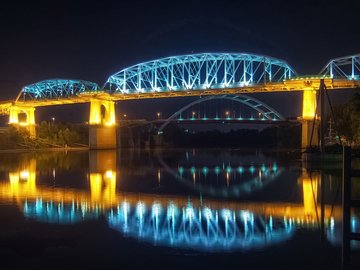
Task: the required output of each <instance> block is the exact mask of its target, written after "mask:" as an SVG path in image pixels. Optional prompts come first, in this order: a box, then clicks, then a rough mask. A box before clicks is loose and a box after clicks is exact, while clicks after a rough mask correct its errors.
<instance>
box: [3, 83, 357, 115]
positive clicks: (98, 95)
mask: <svg viewBox="0 0 360 270" xmlns="http://www.w3.org/2000/svg"><path fill="white" fill-rule="evenodd" d="M324 82H325V85H326V88H327V89H328V90H332V89H351V88H360V81H357V80H346V79H330V78H327V79H325V80H324ZM319 86H320V78H311V77H309V78H301V79H291V80H285V81H283V82H280V83H279V82H275V83H266V84H261V85H255V86H248V87H239V88H223V89H196V90H193V89H188V90H182V91H163V92H161V91H159V92H143V93H142V92H139V93H129V94H122V93H107V92H106V91H105V90H104V91H96V92H85V93H81V94H80V95H78V96H74V97H66V98H57V99H39V100H25V101H23V100H14V101H6V102H1V103H0V115H1V114H9V108H10V107H11V106H12V105H16V106H19V107H43V106H54V105H65V104H79V103H87V102H90V101H91V100H94V99H103V100H113V101H121V100H133V99H151V98H172V97H191V96H208V95H236V94H250V93H273V92H293V91H304V90H318V89H319Z"/></svg>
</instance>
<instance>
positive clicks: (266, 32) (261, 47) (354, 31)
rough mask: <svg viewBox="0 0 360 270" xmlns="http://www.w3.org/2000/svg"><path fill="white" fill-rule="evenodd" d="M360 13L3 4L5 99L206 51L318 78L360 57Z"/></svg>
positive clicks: (327, 5) (122, 108) (162, 104)
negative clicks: (332, 63) (46, 84)
mask: <svg viewBox="0 0 360 270" xmlns="http://www.w3.org/2000/svg"><path fill="white" fill-rule="evenodd" d="M359 10H360V1H358V2H357V3H356V2H355V1H354V2H350V1H325V0H323V1H255V0H252V1H231V0H222V1H200V0H199V1H196V0H193V1H174V0H173V1H170V0H169V1H135V0H133V1H108V2H107V1H100V0H99V1H96V0H87V1H54V0H49V1H46V2H35V3H33V1H27V2H19V1H9V3H6V2H4V1H2V3H1V7H0V33H1V42H0V59H1V65H0V69H1V72H0V99H1V100H4V99H13V98H15V97H16V95H17V94H18V92H19V91H20V89H21V88H22V87H23V86H24V85H27V84H31V83H34V82H37V81H41V80H44V79H49V78H70V79H84V80H89V81H94V82H96V83H98V84H99V85H103V84H104V83H105V81H106V79H107V78H108V77H109V76H110V75H111V74H113V73H115V72H117V71H119V70H121V69H123V68H126V67H128V66H130V65H134V64H137V63H140V62H144V61H147V60H153V59H157V58H162V57H167V56H171V55H181V54H189V53H201V52H249V53H257V54H264V55H269V56H273V57H276V58H280V59H284V60H286V61H287V62H288V63H289V64H290V65H291V66H292V67H293V68H294V69H295V70H296V71H297V72H298V73H299V74H317V73H318V72H319V71H320V70H321V68H322V67H323V66H324V65H325V64H326V63H327V62H328V60H329V59H331V58H335V57H339V56H345V55H351V54H356V53H360V24H359ZM271 95H272V96H270V95H268V94H267V95H265V96H264V95H258V96H257V97H260V98H262V100H263V101H265V102H267V103H268V104H269V105H271V106H274V107H275V108H276V109H277V110H278V111H280V112H282V113H283V114H284V115H286V116H294V115H296V114H298V113H299V112H300V102H301V99H300V98H299V94H274V95H273V94H271ZM343 96H345V95H343V94H340V95H338V94H337V96H336V98H335V99H341V98H342V97H343ZM191 100H193V99H189V98H185V99H184V98H182V99H176V100H174V99H173V100H170V99H163V100H160V101H156V100H147V101H132V102H124V103H119V104H118V112H119V114H120V113H127V114H128V115H129V116H132V117H133V118H143V117H147V118H155V112H156V111H159V110H160V111H162V112H163V114H168V113H170V112H171V111H174V108H180V107H182V106H183V105H185V104H186V103H189V101H191ZM87 106H88V105H82V106H79V105H76V106H66V107H62V108H59V107H58V108H55V107H52V108H46V109H40V108H39V109H38V110H37V113H38V115H37V117H38V118H40V119H46V118H47V117H48V118H49V117H50V115H55V116H56V117H57V118H58V119H61V120H68V119H69V117H71V119H72V120H74V121H86V120H87V113H88V112H87ZM75 112H76V113H75Z"/></svg>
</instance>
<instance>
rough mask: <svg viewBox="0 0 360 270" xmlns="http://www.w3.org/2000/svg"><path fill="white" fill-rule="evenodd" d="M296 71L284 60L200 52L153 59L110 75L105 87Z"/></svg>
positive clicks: (143, 89)
mask: <svg viewBox="0 0 360 270" xmlns="http://www.w3.org/2000/svg"><path fill="white" fill-rule="evenodd" d="M294 75H295V71H294V70H293V69H292V68H291V67H290V66H289V65H288V64H287V63H286V62H285V61H282V60H279V59H275V58H272V57H268V56H263V55H255V54H247V53H202V54H192V55H182V56H172V57H168V58H163V59H158V60H153V61H149V62H145V63H141V64H137V65H135V66H132V67H129V68H126V69H123V70H121V71H119V72H117V73H115V74H113V75H112V76H110V77H109V78H108V80H107V82H106V83H105V86H104V88H106V89H108V90H109V91H110V92H111V93H121V94H136V93H156V92H166V91H186V90H205V89H226V88H238V87H248V86H253V85H257V84H266V83H268V82H282V81H284V80H286V79H291V78H292V77H293V76H294Z"/></svg>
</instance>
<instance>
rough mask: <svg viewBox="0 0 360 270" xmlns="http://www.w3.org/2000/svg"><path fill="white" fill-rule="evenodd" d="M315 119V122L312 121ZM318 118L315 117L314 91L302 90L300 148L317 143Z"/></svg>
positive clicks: (316, 144)
mask: <svg viewBox="0 0 360 270" xmlns="http://www.w3.org/2000/svg"><path fill="white" fill-rule="evenodd" d="M314 121H315V123H314ZM318 130H319V119H318V117H316V91H314V90H313V89H309V90H304V91H303V110H302V128H301V148H307V147H310V146H318V145H319V136H318Z"/></svg>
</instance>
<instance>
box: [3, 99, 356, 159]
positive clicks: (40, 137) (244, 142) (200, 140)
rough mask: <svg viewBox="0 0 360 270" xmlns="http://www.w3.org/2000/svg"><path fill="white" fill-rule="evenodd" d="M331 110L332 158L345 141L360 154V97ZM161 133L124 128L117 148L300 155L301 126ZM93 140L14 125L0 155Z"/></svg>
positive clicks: (46, 126) (82, 132) (80, 146)
mask: <svg viewBox="0 0 360 270" xmlns="http://www.w3.org/2000/svg"><path fill="white" fill-rule="evenodd" d="M332 111H333V113H332V114H328V116H327V117H326V131H329V133H327V132H325V134H329V137H330V133H331V132H330V130H331V128H329V125H331V122H332V123H333V131H334V130H335V132H333V138H335V139H334V140H333V143H332V144H331V145H332V146H330V147H328V150H330V152H329V153H331V152H332V153H339V152H340V151H339V149H341V148H342V147H341V145H340V141H341V144H342V145H349V146H351V147H352V148H353V149H357V150H358V151H359V148H360V92H356V93H355V94H354V95H353V97H352V99H351V100H349V101H348V102H346V103H344V104H341V105H338V106H336V107H334V108H333V110H332ZM336 131H337V132H336ZM157 133H158V132H157V129H156V127H153V128H150V129H149V128H148V127H146V126H144V127H138V128H122V129H119V130H118V142H119V146H120V147H118V148H124V149H125V148H167V149H169V148H191V147H195V148H232V149H237V148H264V149H266V148H267V149H270V148H274V149H292V150H299V151H301V147H300V146H301V125H300V123H299V124H298V125H293V124H292V125H291V124H282V125H279V126H269V127H265V128H264V129H262V130H257V129H237V130H230V131H228V132H222V131H219V130H207V131H201V132H192V131H189V130H187V129H186V128H184V127H180V126H178V125H173V124H170V125H168V127H167V128H166V129H165V130H164V133H163V134H161V135H160V136H159V135H158V134H157ZM329 137H328V138H329ZM88 138H89V128H88V126H87V125H84V124H71V123H62V122H59V123H54V122H46V121H42V122H41V123H40V124H39V125H38V126H37V127H36V137H31V136H30V134H29V132H28V131H27V130H26V129H25V128H21V127H20V128H15V127H13V126H10V127H8V128H4V129H2V130H0V153H4V152H9V151H10V152H16V151H17V152H25V151H49V150H50V151H72V150H88V149H89V146H88V140H89V139H88ZM325 139H327V138H325ZM334 143H335V144H334ZM310 150H312V149H310ZM315 150H316V149H315ZM309 152H313V151H309Z"/></svg>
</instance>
